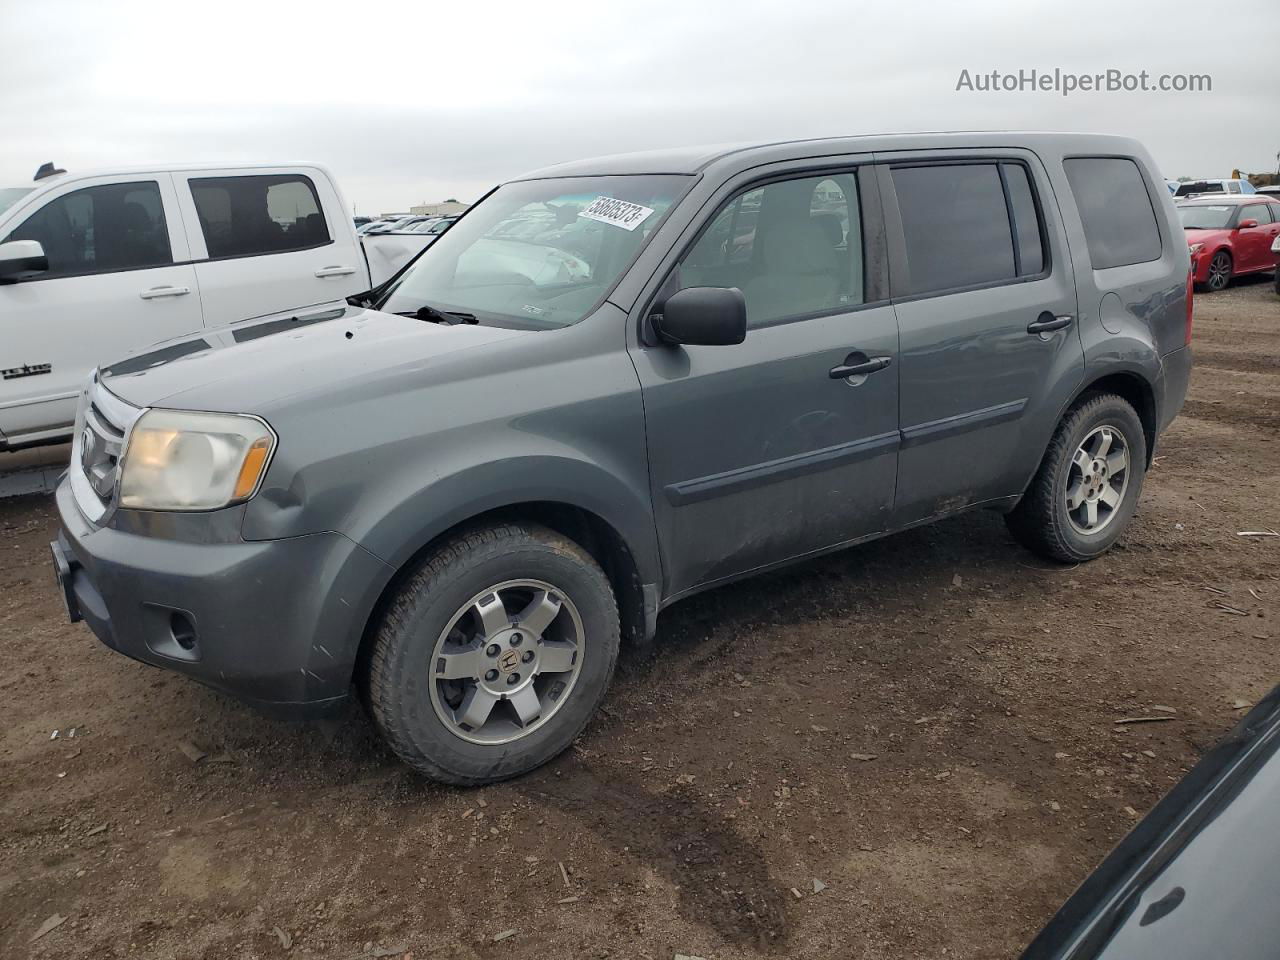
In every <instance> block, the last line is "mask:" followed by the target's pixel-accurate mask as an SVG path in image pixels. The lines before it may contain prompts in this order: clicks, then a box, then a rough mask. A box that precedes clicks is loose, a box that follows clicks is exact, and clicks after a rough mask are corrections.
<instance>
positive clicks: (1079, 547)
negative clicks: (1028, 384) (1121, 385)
mask: <svg viewBox="0 0 1280 960" xmlns="http://www.w3.org/2000/svg"><path fill="white" fill-rule="evenodd" d="M1107 435H1109V436H1110V437H1111V448H1110V449H1111V450H1112V451H1114V450H1115V449H1117V448H1116V445H1115V438H1116V436H1117V435H1118V436H1119V438H1120V440H1121V441H1122V442H1123V445H1124V450H1125V453H1126V456H1127V467H1126V468H1125V474H1126V475H1125V476H1124V477H1123V483H1121V482H1120V476H1121V475H1120V473H1119V471H1116V472H1114V473H1111V472H1108V473H1106V474H1103V475H1102V476H1098V475H1096V474H1095V475H1094V479H1093V481H1090V480H1089V477H1088V475H1086V473H1085V471H1084V469H1083V468H1082V466H1081V462H1082V461H1079V460H1077V459H1076V458H1077V457H1078V455H1079V454H1080V453H1084V458H1083V459H1084V460H1089V459H1090V456H1089V453H1088V450H1089V449H1095V450H1096V449H1098V446H1100V444H1101V442H1102V440H1103V438H1104V436H1107ZM1095 438H1096V439H1095ZM1082 444H1084V445H1085V446H1084V448H1083V449H1082ZM1099 459H1101V460H1103V461H1105V463H1106V465H1107V467H1108V469H1109V470H1114V463H1113V461H1114V460H1115V458H1114V457H1111V456H1110V452H1109V454H1108V456H1105V457H1102V458H1094V459H1092V464H1095V465H1096V464H1098V463H1099ZM1146 466H1147V440H1146V434H1145V433H1144V432H1143V429H1142V421H1141V420H1140V419H1139V418H1138V414H1137V412H1136V411H1135V410H1134V409H1133V407H1132V406H1131V405H1130V404H1129V402H1128V401H1126V400H1125V399H1123V398H1122V397H1119V396H1117V395H1115V394H1113V393H1094V394H1086V395H1085V396H1083V397H1081V398H1080V399H1079V400H1078V401H1077V402H1076V403H1075V404H1074V405H1073V406H1072V407H1071V409H1070V410H1068V411H1067V413H1066V416H1064V417H1063V418H1062V422H1061V423H1059V424H1058V429H1057V430H1056V431H1055V432H1054V435H1053V439H1052V440H1051V441H1050V442H1049V448H1048V449H1047V450H1046V451H1045V455H1044V459H1043V460H1041V462H1040V468H1039V469H1038V470H1037V471H1036V475H1035V476H1034V477H1033V478H1032V480H1031V484H1030V486H1029V487H1028V488H1027V490H1026V492H1025V493H1024V494H1023V495H1022V499H1021V500H1020V501H1019V502H1018V505H1017V506H1016V507H1014V508H1013V510H1012V511H1011V512H1009V513H1008V514H1006V515H1005V523H1006V524H1007V525H1008V527H1009V531H1010V532H1011V533H1012V534H1013V536H1014V538H1015V539H1016V540H1017V541H1018V542H1019V543H1021V544H1022V545H1023V546H1025V547H1026V548H1027V549H1029V550H1031V551H1033V552H1034V553H1037V554H1039V555H1040V556H1042V557H1045V558H1046V559H1049V560H1056V561H1058V562H1060V563H1082V562H1083V561H1085V560H1092V559H1093V558H1094V557H1096V556H1099V555H1100V554H1102V553H1105V552H1106V551H1107V550H1108V549H1110V547H1111V546H1112V545H1113V544H1114V543H1115V542H1116V541H1117V540H1118V539H1119V538H1120V536H1121V534H1123V533H1124V530H1125V527H1127V526H1128V524H1129V521H1130V520H1131V519H1132V518H1133V514H1134V511H1135V510H1136V509H1137V505H1138V498H1139V497H1140V496H1141V495H1142V481H1143V478H1144V476H1145V473H1146ZM1097 469H1101V468H1097ZM1091 483H1092V487H1091ZM1103 484H1105V485H1106V486H1107V488H1109V489H1110V490H1111V491H1112V492H1113V493H1112V494H1106V493H1102V494H1101V495H1099V496H1092V495H1090V496H1086V495H1084V494H1085V493H1086V492H1088V491H1089V490H1090V489H1092V490H1095V491H1101V490H1102V485H1103ZM1117 485H1118V486H1117ZM1072 495H1074V496H1075V497H1076V501H1075V502H1077V503H1078V504H1079V506H1078V507H1077V508H1076V509H1074V510H1073V509H1071V507H1070V503H1071V502H1072V501H1071V500H1069V497H1071V496H1072ZM1112 499H1115V500H1117V502H1116V503H1115V506H1114V507H1108V506H1107V502H1106V501H1107V500H1112ZM1090 500H1092V501H1093V502H1094V507H1093V510H1094V517H1095V518H1096V519H1097V521H1098V524H1097V526H1096V527H1095V528H1094V529H1093V530H1090V529H1087V527H1088V514H1089V501H1090ZM1104 511H1105V513H1104ZM1082 528H1083V529H1082Z"/></svg>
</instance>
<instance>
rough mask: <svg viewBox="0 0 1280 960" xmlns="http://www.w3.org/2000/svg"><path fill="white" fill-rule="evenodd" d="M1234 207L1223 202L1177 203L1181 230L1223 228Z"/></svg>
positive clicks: (1225, 226) (1229, 218)
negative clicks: (1193, 204)
mask: <svg viewBox="0 0 1280 960" xmlns="http://www.w3.org/2000/svg"><path fill="white" fill-rule="evenodd" d="M1234 209H1235V207H1234V206H1230V205H1228V204H1225V203H1212V204H1210V203H1205V204H1196V205H1195V206H1192V205H1191V204H1189V203H1188V204H1185V205H1179V207H1178V217H1179V218H1180V219H1181V220H1182V229H1183V230H1225V229H1226V228H1227V224H1228V223H1229V222H1230V220H1231V211H1233V210H1234Z"/></svg>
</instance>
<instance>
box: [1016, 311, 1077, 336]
mask: <svg viewBox="0 0 1280 960" xmlns="http://www.w3.org/2000/svg"><path fill="white" fill-rule="evenodd" d="M1073 320H1075V317H1073V316H1071V314H1069V313H1064V314H1061V315H1060V316H1056V317H1055V316H1054V315H1053V314H1052V313H1050V312H1049V311H1048V310H1046V311H1045V312H1044V313H1042V314H1040V316H1039V317H1037V318H1036V319H1035V320H1033V321H1031V322H1030V323H1029V324H1027V333H1049V332H1050V331H1053V330H1061V329H1062V328H1063V327H1069V326H1071V321H1073Z"/></svg>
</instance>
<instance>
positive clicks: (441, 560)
mask: <svg viewBox="0 0 1280 960" xmlns="http://www.w3.org/2000/svg"><path fill="white" fill-rule="evenodd" d="M618 638H619V628H618V613H617V607H616V604H615V601H614V597H613V592H612V589H611V587H610V585H609V580H608V578H607V577H606V576H605V574H604V572H603V571H602V570H601V569H600V567H599V565H598V564H596V562H595V561H594V560H593V559H592V558H591V556H590V555H589V554H588V553H587V552H586V551H585V550H583V549H582V548H581V547H580V546H578V545H577V544H576V543H573V542H572V541H570V540H567V539H565V538H564V537H562V536H560V535H559V534H557V533H554V532H552V531H550V530H547V529H545V528H542V527H537V526H532V525H530V526H525V525H508V524H503V525H499V526H492V527H486V528H481V529H478V530H474V531H472V532H470V533H467V534H465V535H463V536H460V537H458V538H457V539H455V540H453V541H451V542H449V543H447V544H445V545H444V546H442V547H441V548H440V549H438V550H437V551H435V552H434V553H433V554H432V555H431V556H429V557H428V558H426V559H425V560H424V561H422V563H421V564H420V566H419V567H418V569H417V571H416V572H415V573H413V574H412V575H411V576H410V577H409V578H408V580H407V581H406V582H405V583H404V584H403V586H402V587H401V588H400V590H399V592H398V594H397V595H396V597H395V598H394V600H393V601H392V602H391V604H390V605H389V606H388V608H387V610H386V613H385V614H384V616H383V620H382V623H381V624H380V625H379V628H378V631H377V634H376V635H375V637H374V641H373V642H374V646H373V650H372V654H371V657H370V661H369V669H368V676H367V694H368V700H369V706H370V710H371V712H372V714H373V717H374V721H375V723H376V724H377V726H378V728H379V730H380V731H381V732H382V734H383V736H384V737H385V738H386V740H387V742H388V743H389V744H390V745H391V748H392V749H393V750H394V751H395V752H396V753H397V754H398V755H399V756H400V758H401V759H402V760H404V761H405V762H406V763H408V764H409V765H410V766H412V767H414V768H415V769H417V770H419V771H421V772H422V773H424V774H426V775H427V776H429V777H431V778H433V779H436V780H442V781H445V782H448V783H457V784H479V783H487V782H491V781H494V780H501V779H504V778H506V777H512V776H516V775H518V774H521V773H524V772H526V771H528V770H531V769H533V768H534V767H536V766H538V765H539V764H542V763H545V762H546V761H547V760H549V759H551V758H552V757H554V756H555V755H556V754H558V753H560V752H561V751H562V750H564V749H565V748H566V747H568V746H569V744H570V743H572V742H573V739H574V738H575V737H576V736H577V735H578V734H579V732H581V730H582V728H583V726H585V725H586V723H587V721H588V720H589V719H590V717H591V715H592V714H593V713H594V712H595V710H596V707H597V706H598V705H599V703H600V701H601V699H602V698H603V696H604V692H605V689H606V688H607V687H608V685H609V680H610V678H611V677H612V675H613V668H614V664H615V662H616V660H617V655H618Z"/></svg>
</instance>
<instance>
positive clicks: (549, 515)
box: [355, 499, 657, 679]
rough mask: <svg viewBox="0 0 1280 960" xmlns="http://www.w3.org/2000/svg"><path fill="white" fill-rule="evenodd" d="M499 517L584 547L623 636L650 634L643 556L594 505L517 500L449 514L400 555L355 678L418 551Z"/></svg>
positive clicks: (652, 612) (650, 596) (371, 619)
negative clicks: (608, 589)
mask: <svg viewBox="0 0 1280 960" xmlns="http://www.w3.org/2000/svg"><path fill="white" fill-rule="evenodd" d="M499 523H532V524H537V525H540V526H544V527H546V528H548V529H550V530H553V531H555V532H556V533H559V534H561V535H562V536H564V537H566V538H567V539H569V540H572V541H573V542H574V543H576V544H578V545H579V546H580V547H582V548H583V549H584V550H586V551H587V553H589V554H590V555H591V557H592V559H594V560H595V561H596V562H597V563H598V564H600V567H601V569H602V570H604V573H605V576H607V577H608V578H609V583H610V585H611V586H612V587H613V592H614V597H615V598H616V600H617V603H618V618H619V621H620V626H621V632H622V638H623V641H624V642H631V643H634V644H642V643H645V642H647V641H648V640H649V639H650V638H651V637H652V634H653V628H654V620H655V618H656V616H657V602H656V601H657V593H656V580H646V579H645V577H646V576H649V575H650V574H648V573H646V572H645V568H644V562H643V560H641V559H638V558H637V555H636V552H635V550H634V549H633V547H632V545H631V544H630V543H629V542H628V540H627V539H626V538H625V537H624V536H623V535H622V533H620V532H619V531H618V529H617V527H616V526H615V525H614V524H613V523H611V522H610V521H608V520H607V519H605V518H604V517H603V516H601V515H600V514H599V513H597V512H595V511H594V510H590V509H588V508H586V507H584V506H582V505H580V504H576V503H572V502H568V501H565V500H550V499H542V500H521V501H517V502H511V503H504V504H500V505H497V506H490V507H487V508H485V509H481V510H479V511H478V512H474V513H472V514H470V515H468V516H466V517H464V518H462V519H454V520H453V521H452V522H451V523H450V524H449V525H448V526H446V527H443V528H442V529H439V530H435V531H429V532H424V533H423V534H421V535H420V536H419V537H418V540H419V541H420V542H419V543H418V545H417V546H416V548H411V549H409V550H408V551H407V553H406V555H405V556H404V557H403V559H401V561H400V563H399V565H398V566H396V568H395V572H394V573H393V574H392V575H391V577H390V578H389V579H388V581H387V583H386V584H385V585H384V586H383V588H382V591H381V593H380V594H379V595H378V598H377V600H376V601H375V602H374V604H373V606H372V608H371V609H370V611H369V615H368V617H367V618H366V621H365V625H364V629H363V631H362V632H361V636H360V638H359V646H358V648H357V651H356V659H355V673H356V677H357V679H358V678H359V677H360V676H361V675H362V674H363V672H364V671H365V669H366V667H367V664H368V658H369V653H370V650H371V648H372V641H373V635H374V633H375V631H376V630H377V626H378V623H379V621H380V620H381V618H382V614H383V611H384V610H385V609H386V608H387V606H388V604H389V603H391V601H392V599H393V598H394V597H395V595H396V593H397V591H398V590H399V589H400V587H401V586H402V585H403V583H404V582H405V581H406V580H407V579H408V578H409V577H410V576H412V574H413V571H414V570H416V569H417V567H418V566H419V564H420V563H421V561H422V560H423V558H424V557H426V556H428V555H430V553H431V552H432V551H433V550H435V549H436V548H437V547H439V546H440V545H441V544H443V543H445V542H447V541H449V540H451V539H453V538H454V537H456V536H457V535H458V534H460V533H462V532H464V531H466V530H469V529H474V528H476V527H481V526H489V525H493V524H499Z"/></svg>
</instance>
